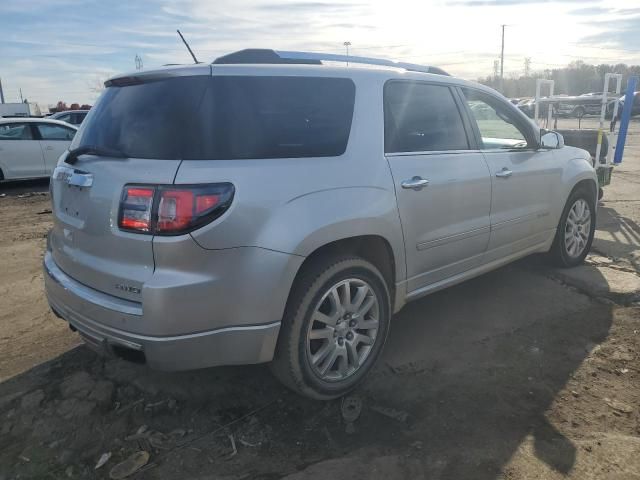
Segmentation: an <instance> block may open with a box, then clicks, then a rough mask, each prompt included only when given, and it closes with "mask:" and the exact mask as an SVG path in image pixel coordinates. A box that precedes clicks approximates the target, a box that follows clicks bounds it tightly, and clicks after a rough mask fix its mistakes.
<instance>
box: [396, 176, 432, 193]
mask: <svg viewBox="0 0 640 480" xmlns="http://www.w3.org/2000/svg"><path fill="white" fill-rule="evenodd" d="M400 185H401V186H402V188H407V189H409V188H410V189H412V190H416V191H418V190H422V189H423V188H424V187H426V186H427V185H429V180H427V179H426V178H422V177H418V176H415V177H413V178H411V179H410V180H404V181H403V182H402V183H400Z"/></svg>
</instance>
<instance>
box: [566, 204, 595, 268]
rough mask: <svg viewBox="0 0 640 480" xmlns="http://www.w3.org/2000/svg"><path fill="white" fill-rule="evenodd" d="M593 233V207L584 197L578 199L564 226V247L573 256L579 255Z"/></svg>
mask: <svg viewBox="0 0 640 480" xmlns="http://www.w3.org/2000/svg"><path fill="white" fill-rule="evenodd" d="M590 233H591V209H590V208H589V204H588V203H587V202H586V201H584V200H583V199H579V200H576V201H575V203H574V204H573V205H572V206H571V209H570V210H569V215H567V222H566V224H565V227H564V247H565V250H566V252H567V255H569V256H570V257H572V258H576V257H579V256H580V255H582V253H583V252H584V249H585V248H586V247H587V242H588V241H589V234H590Z"/></svg>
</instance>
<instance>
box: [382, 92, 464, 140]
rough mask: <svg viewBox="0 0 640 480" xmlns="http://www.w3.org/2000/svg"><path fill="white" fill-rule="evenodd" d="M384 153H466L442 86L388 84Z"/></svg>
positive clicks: (460, 127) (449, 96) (458, 118)
mask: <svg viewBox="0 0 640 480" xmlns="http://www.w3.org/2000/svg"><path fill="white" fill-rule="evenodd" d="M384 101H385V111H384V113H385V121H384V130H385V152H387V153H398V152H425V151H442V150H467V149H468V148H469V144H468V142H467V135H466V132H465V130H464V126H463V124H462V117H461V116H460V112H459V111H458V107H457V106H456V103H455V101H454V99H453V95H452V94H451V91H450V90H449V88H448V87H446V86H441V85H430V84H424V83H417V82H390V83H388V84H387V85H386V86H385V89H384Z"/></svg>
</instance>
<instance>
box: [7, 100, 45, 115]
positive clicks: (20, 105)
mask: <svg viewBox="0 0 640 480" xmlns="http://www.w3.org/2000/svg"><path fill="white" fill-rule="evenodd" d="M41 115H42V112H41V111H40V107H39V106H38V104H37V103H28V102H27V103H25V102H17V103H0V117H39V116H41Z"/></svg>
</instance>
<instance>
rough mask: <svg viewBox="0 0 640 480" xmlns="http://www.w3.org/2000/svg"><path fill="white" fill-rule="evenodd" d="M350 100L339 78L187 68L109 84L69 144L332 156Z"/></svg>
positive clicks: (344, 129) (140, 151)
mask: <svg viewBox="0 0 640 480" xmlns="http://www.w3.org/2000/svg"><path fill="white" fill-rule="evenodd" d="M354 102H355V85H354V83H353V82H352V81H351V80H350V79H343V78H319V77H262V76H214V77H211V76H193V77H177V78H169V79H162V80H156V81H151V82H147V83H142V84H135V85H127V86H115V85H112V86H110V87H108V88H107V89H106V90H105V92H104V93H103V95H102V97H101V98H100V99H99V100H98V102H97V104H96V105H95V106H94V107H93V108H92V109H91V111H90V112H89V114H88V116H87V118H86V120H85V121H84V122H83V123H82V126H81V128H80V130H79V132H78V135H77V136H76V140H75V141H74V143H73V145H72V148H76V147H80V146H84V145H90V146H97V147H105V148H109V149H113V150H117V151H120V152H122V153H123V154H125V155H126V156H128V157H138V158H156V159H185V160H199V159H211V160H218V159H250V158H294V157H324V156H338V155H341V154H343V153H344V151H345V149H346V147H347V142H348V140H349V133H350V130H351V120H352V117H353V109H354Z"/></svg>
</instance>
